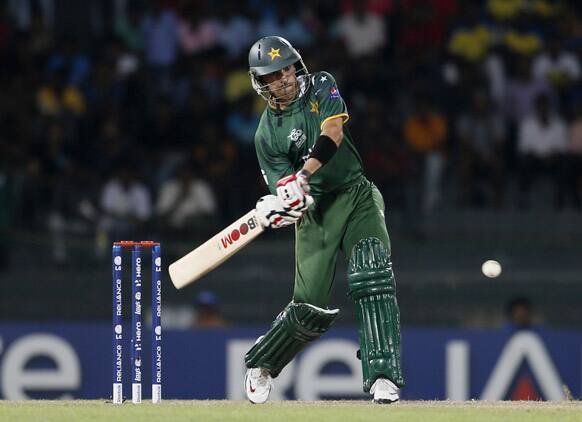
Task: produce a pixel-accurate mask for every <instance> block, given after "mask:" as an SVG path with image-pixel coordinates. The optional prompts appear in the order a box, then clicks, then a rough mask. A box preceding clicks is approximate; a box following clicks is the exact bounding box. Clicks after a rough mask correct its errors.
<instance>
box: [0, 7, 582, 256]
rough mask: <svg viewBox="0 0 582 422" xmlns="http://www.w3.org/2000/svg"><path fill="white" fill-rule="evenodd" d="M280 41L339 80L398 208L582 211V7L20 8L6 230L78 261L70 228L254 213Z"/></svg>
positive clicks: (169, 229)
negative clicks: (268, 58) (261, 78)
mask: <svg viewBox="0 0 582 422" xmlns="http://www.w3.org/2000/svg"><path fill="white" fill-rule="evenodd" d="M265 35H281V36H283V37H285V38H287V39H288V40H289V41H290V42H291V43H292V44H294V45H295V46H296V47H297V48H298V49H299V50H300V52H301V54H302V56H303V58H304V60H305V62H306V64H307V67H308V69H309V70H310V71H312V72H314V71H319V70H326V71H329V72H331V73H332V74H333V75H334V76H335V77H336V79H337V80H338V83H339V86H340V90H341V93H342V96H343V97H344V99H345V100H346V102H347V104H348V110H349V112H350V115H351V119H350V122H349V124H348V126H349V130H350V131H351V133H352V135H353V136H354V138H355V141H356V144H357V148H358V149H359V151H360V153H361V154H362V156H363V159H364V162H365V165H366V171H367V173H368V175H369V177H370V178H371V179H372V180H374V181H375V182H376V184H377V185H378V186H379V188H380V189H381V191H382V192H383V194H384V195H385V199H386V202H387V205H388V207H389V208H397V209H398V208H399V209H403V210H404V211H406V212H410V213H418V214H422V215H429V214H431V213H433V212H436V211H437V210H439V209H440V208H443V207H444V208H459V207H467V208H494V209H512V208H519V209H527V208H529V207H532V206H536V205H538V204H539V203H540V202H543V203H547V206H548V207H549V208H555V209H556V210H563V209H568V208H574V209H576V210H580V208H581V205H582V82H581V81H582V79H581V76H582V75H581V59H582V4H581V3H580V2H576V1H574V0H572V1H565V0H563V1H559V0H556V1H551V0H487V1H485V0H484V1H461V0H368V1H366V0H341V1H339V0H338V1H331V0H319V1H313V2H308V1H305V2H304V1H284V2H283V1H281V2H275V1H263V0H242V1H241V0H239V1H234V0H224V1H215V2H213V1H210V0H192V1H186V0H160V1H154V0H152V1H136V0H102V1H97V0H87V1H82V2H71V1H66V0H7V1H3V2H2V3H1V4H0V62H1V63H2V65H1V66H0V92H1V93H2V94H1V95H0V232H1V231H2V227H18V228H20V229H23V230H27V229H31V230H35V231H45V232H47V233H50V234H51V235H52V236H54V243H53V244H54V245H55V253H54V254H55V259H56V260H61V261H65V260H66V257H67V252H66V243H65V239H66V238H67V236H69V235H72V234H79V235H91V236H95V239H96V241H97V244H98V245H100V246H99V247H100V248H101V249H102V250H103V252H105V251H106V249H107V247H108V246H109V241H110V240H112V239H113V238H115V239H121V238H132V237H133V238H137V237H138V236H139V235H143V236H148V235H149V236H156V237H158V238H160V236H162V237H164V238H165V239H166V238H188V237H189V236H192V235H196V234H198V235H200V234H201V233H202V234H206V233H207V232H208V233H210V232H212V231H213V230H214V229H215V228H216V227H219V226H220V225H221V224H224V223H225V222H228V221H230V219H232V218H233V217H235V216H238V215H239V214H241V213H242V212H243V211H245V210H246V209H247V208H250V207H252V206H253V205H254V202H255V201H256V199H257V198H258V197H259V196H260V195H262V194H264V193H265V192H266V188H265V186H264V184H263V182H262V179H261V177H260V172H259V169H258V165H257V163H256V158H255V154H254V147H253V138H254V130H255V128H256V126H257V124H258V119H259V117H260V113H261V112H262V110H263V108H264V102H263V101H262V100H261V99H260V98H259V97H258V96H257V95H256V94H255V93H254V91H252V88H251V85H250V81H249V79H248V75H247V61H246V59H247V53H248V49H249V47H250V46H251V45H252V44H253V42H254V41H256V40H257V39H258V38H260V37H261V36H265ZM539 186H542V187H543V186H545V187H546V188H547V189H546V191H547V195H538V194H537V190H538V188H539Z"/></svg>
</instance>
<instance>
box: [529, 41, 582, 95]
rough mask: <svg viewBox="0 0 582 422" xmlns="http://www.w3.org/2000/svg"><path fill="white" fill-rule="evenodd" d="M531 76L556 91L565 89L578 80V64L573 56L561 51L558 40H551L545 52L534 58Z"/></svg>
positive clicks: (560, 44) (560, 43) (560, 42)
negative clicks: (548, 84)
mask: <svg viewBox="0 0 582 422" xmlns="http://www.w3.org/2000/svg"><path fill="white" fill-rule="evenodd" d="M533 75H534V77H535V78H536V79H545V80H546V81H548V82H549V83H551V84H552V85H553V86H554V87H556V88H558V89H562V88H566V87H568V86H570V85H571V84H572V83H575V82H576V81H577V80H579V79H580V63H579V61H578V59H577V58H576V55H575V54H573V53H571V52H569V51H566V50H564V49H563V47H562V41H561V40H560V39H559V38H553V39H552V40H551V41H550V42H549V44H548V47H547V48H546V50H545V51H544V52H543V53H541V54H539V55H538V56H537V57H536V58H535V60H534V62H533Z"/></svg>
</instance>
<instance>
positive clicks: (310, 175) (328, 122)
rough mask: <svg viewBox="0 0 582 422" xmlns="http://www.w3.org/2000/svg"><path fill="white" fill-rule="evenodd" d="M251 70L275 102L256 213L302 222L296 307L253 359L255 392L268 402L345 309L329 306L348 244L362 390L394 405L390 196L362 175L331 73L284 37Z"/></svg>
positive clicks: (262, 149)
mask: <svg viewBox="0 0 582 422" xmlns="http://www.w3.org/2000/svg"><path fill="white" fill-rule="evenodd" d="M249 67H250V69H249V75H250V78H251V82H252V85H253V88H254V89H255V90H256V91H257V93H258V94H259V95H260V96H261V97H263V98H264V99H265V100H266V102H267V106H266V108H265V111H264V112H263V115H262V117H261V121H260V123H259V126H258V128H257V131H256V135H255V147H256V151H257V158H258V160H259V164H260V167H261V171H262V173H263V176H264V177H265V181H266V183H267V185H268V187H269V190H270V191H271V193H272V194H271V195H266V196H263V197H262V198H261V199H259V201H258V202H257V212H258V216H259V220H261V224H263V226H265V227H269V228H272V229H277V228H280V227H284V226H287V225H290V224H295V237H296V247H295V250H296V258H295V286H294V290H293V299H292V301H291V303H289V304H288V305H287V306H286V307H285V309H284V310H283V311H282V312H281V313H280V314H279V316H278V317H277V318H276V319H275V321H274V322H273V324H272V326H271V329H270V330H269V331H268V332H267V333H266V334H265V335H263V336H261V337H259V339H258V340H257V342H256V343H255V345H254V346H253V347H252V348H251V349H250V350H249V352H248V353H247V354H246V356H245V363H246V367H247V368H248V369H247V372H246V375H245V390H246V394H247V397H248V399H249V400H250V401H251V402H253V403H264V402H265V401H267V399H268V397H269V393H270V391H271V389H272V388H273V379H274V378H276V377H277V376H278V375H279V373H280V372H281V370H282V369H283V368H284V367H285V365H287V364H288V363H289V362H290V361H291V360H292V359H293V357H294V356H295V355H296V354H297V353H299V351H301V350H302V349H303V348H304V347H305V346H306V345H307V344H309V343H310V342H312V341H314V340H316V339H317V338H319V337H320V336H321V335H322V334H323V333H325V332H326V331H327V330H328V329H329V327H330V326H331V325H332V323H333V321H334V320H335V318H336V316H337V314H338V312H339V309H332V310H330V309H328V304H329V300H330V293H331V290H332V287H333V282H334V275H335V268H336V259H337V256H338V251H340V250H341V251H342V252H343V253H344V256H345V258H346V259H347V262H348V274H347V278H348V285H349V296H350V298H351V300H352V302H353V303H354V306H355V309H356V316H357V321H358V334H359V342H360V350H359V353H358V357H359V358H360V359H361V361H362V370H363V378H364V379H363V389H364V391H365V392H369V393H371V394H372V395H373V397H374V402H376V403H393V402H396V401H398V399H399V388H401V387H403V386H404V378H403V376H402V366H401V362H400V315H399V310H398V304H397V301H396V285H395V281H394V273H393V272H392V262H391V261H390V239H389V237H388V231H387V229H386V223H385V220H384V201H383V199H382V195H381V194H380V192H379V191H378V189H377V188H376V187H375V186H374V184H372V183H371V182H370V181H369V180H368V179H366V177H365V176H364V170H363V167H362V160H361V158H360V156H359V154H358V152H357V151H356V148H355V146H354V142H353V140H352V137H351V135H350V133H349V131H348V129H347V127H346V126H345V124H346V122H347V121H348V119H349V114H348V110H347V107H346V104H345V102H344V100H343V99H342V97H341V95H340V92H339V90H338V87H337V85H336V82H335V80H334V78H333V76H332V75H330V74H329V73H327V72H316V73H311V74H310V73H308V71H307V68H306V67H305V64H304V63H303V60H302V58H301V56H300V55H299V53H298V52H297V50H295V49H294V48H293V47H292V46H291V44H290V43H289V42H288V41H287V40H285V39H284V38H281V37H276V36H269V37H264V38H261V39H260V40H259V41H257V42H256V43H255V44H254V45H253V46H252V47H251V50H250V52H249ZM354 358H356V357H355V356H354Z"/></svg>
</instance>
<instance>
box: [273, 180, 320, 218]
mask: <svg viewBox="0 0 582 422" xmlns="http://www.w3.org/2000/svg"><path fill="white" fill-rule="evenodd" d="M308 177H309V175H308V173H307V172H304V171H300V172H299V173H297V174H290V175H289V176H286V177H283V178H282V179H280V180H279V181H278V182H277V196H278V197H279V199H281V201H282V202H283V203H284V204H285V206H287V207H288V208H290V209H292V210H294V211H301V212H303V211H305V210H306V209H307V208H309V206H310V205H311V204H312V203H313V197H312V196H311V195H310V194H309V192H310V191H311V189H310V187H309V183H308Z"/></svg>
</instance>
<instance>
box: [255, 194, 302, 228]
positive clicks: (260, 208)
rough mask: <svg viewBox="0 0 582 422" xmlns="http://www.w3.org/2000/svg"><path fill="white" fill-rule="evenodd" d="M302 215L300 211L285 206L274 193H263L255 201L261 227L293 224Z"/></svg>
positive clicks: (279, 226)
mask: <svg viewBox="0 0 582 422" xmlns="http://www.w3.org/2000/svg"><path fill="white" fill-rule="evenodd" d="M302 215H303V213H302V212H300V211H294V210H292V209H290V208H288V207H286V206H285V205H284V204H283V202H282V201H281V200H280V199H279V197H278V196H275V195H265V196H263V197H261V198H260V199H259V200H258V201H257V216H258V218H259V223H261V225H262V226H263V227H268V228H271V229H279V228H281V227H285V226H289V225H291V224H295V222H296V221H297V220H299V219H300V218H301V216H302Z"/></svg>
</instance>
